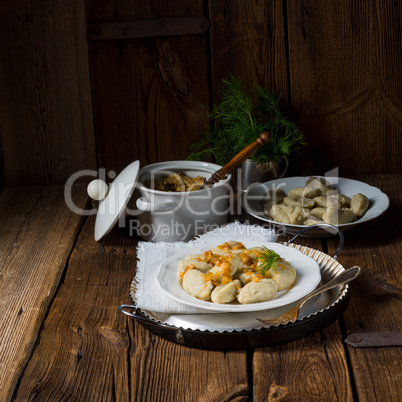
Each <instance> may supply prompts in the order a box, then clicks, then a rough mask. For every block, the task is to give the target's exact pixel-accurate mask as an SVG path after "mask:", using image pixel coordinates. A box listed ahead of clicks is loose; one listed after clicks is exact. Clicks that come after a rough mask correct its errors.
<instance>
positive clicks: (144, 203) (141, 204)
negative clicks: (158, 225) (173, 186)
mask: <svg viewBox="0 0 402 402" xmlns="http://www.w3.org/2000/svg"><path fill="white" fill-rule="evenodd" d="M136 205H137V208H138V209H140V210H141V211H149V212H166V211H171V210H173V209H174V208H175V207H177V205H178V204H177V203H176V202H173V201H167V202H164V203H162V204H156V203H152V202H149V201H148V200H147V199H146V198H145V197H140V198H138V199H137V202H136Z"/></svg>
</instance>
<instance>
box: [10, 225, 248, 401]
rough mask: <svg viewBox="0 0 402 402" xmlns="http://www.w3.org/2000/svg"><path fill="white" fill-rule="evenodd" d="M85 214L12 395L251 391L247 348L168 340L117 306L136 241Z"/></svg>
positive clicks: (189, 396)
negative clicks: (98, 237) (98, 238)
mask: <svg viewBox="0 0 402 402" xmlns="http://www.w3.org/2000/svg"><path fill="white" fill-rule="evenodd" d="M93 230H94V219H93V218H90V219H89V220H88V221H87V222H86V224H85V226H84V228H83V230H82V232H81V234H80V237H79V239H78V242H77V244H76V247H75V249H74V252H73V253H72V255H71V258H70V262H69V266H68V270H67V273H66V276H65V278H64V281H63V284H62V285H61V286H60V289H59V291H58V293H57V296H56V298H55V300H54V303H53V306H52V308H51V310H50V312H49V315H48V317H47V319H46V321H45V322H44V328H43V330H42V332H41V336H40V341H39V343H38V346H37V348H36V350H35V353H34V354H33V356H32V358H31V360H30V362H29V364H28V366H27V369H26V371H25V373H24V375H23V377H22V380H21V383H20V386H19V388H18V391H17V393H16V399H17V400H26V399H30V398H33V397H36V398H39V399H41V400H54V399H56V400H57V399H63V398H64V399H71V400H81V399H85V397H86V396H88V395H91V398H92V399H94V400H109V399H115V400H149V399H151V400H200V401H203V400H205V401H208V400H211V398H213V399H218V400H231V399H235V398H236V397H240V398H241V397H244V396H247V395H248V383H247V362H246V353H245V352H244V351H243V352H229V353H225V352H220V351H215V352H209V351H206V350H197V349H191V348H187V347H185V346H180V345H177V344H173V343H169V342H168V341H165V340H162V339H161V338H158V337H156V336H154V335H152V334H150V333H149V332H147V331H146V330H145V329H143V328H142V327H141V326H140V325H138V324H137V323H134V321H133V320H132V319H131V318H128V317H126V316H125V315H123V314H122V313H121V312H119V311H118V310H117V306H118V305H119V304H127V303H130V296H129V288H130V283H131V281H132V279H133V277H134V274H135V265H136V241H135V240H134V239H132V238H129V237H128V236H124V235H122V233H123V232H122V229H118V228H115V229H114V230H113V231H112V232H111V233H110V234H109V235H108V236H107V237H106V238H105V240H104V241H102V242H100V243H96V242H95V241H94V240H93ZM61 378H63V381H60V379H61Z"/></svg>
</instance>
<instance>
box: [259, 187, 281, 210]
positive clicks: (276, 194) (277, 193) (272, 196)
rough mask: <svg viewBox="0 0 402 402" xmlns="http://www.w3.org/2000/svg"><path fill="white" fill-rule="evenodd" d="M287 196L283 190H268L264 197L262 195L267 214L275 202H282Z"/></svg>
mask: <svg viewBox="0 0 402 402" xmlns="http://www.w3.org/2000/svg"><path fill="white" fill-rule="evenodd" d="M285 197H286V193H285V192H284V191H283V190H281V189H278V190H268V191H267V192H266V193H265V195H264V197H262V203H263V205H264V212H265V213H266V214H267V213H269V210H270V209H271V208H272V206H273V205H275V204H280V203H281V202H282V201H283V199H284V198H285Z"/></svg>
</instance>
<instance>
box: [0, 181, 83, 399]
mask: <svg viewBox="0 0 402 402" xmlns="http://www.w3.org/2000/svg"><path fill="white" fill-rule="evenodd" d="M76 190H77V191H76V192H75V196H74V200H75V202H76V203H77V205H79V206H81V207H84V204H85V201H86V198H87V197H86V195H85V188H83V187H82V186H79V187H78V188H77V189H76ZM0 216H1V217H2V218H1V219H2V221H1V225H0V295H1V296H0V400H2V401H6V400H8V399H9V398H10V397H11V395H12V393H13V391H14V387H15V385H16V384H17V381H18V379H19V377H20V375H21V372H22V370H23V369H24V366H25V364H26V363H27V362H28V360H29V358H30V355H31V352H32V350H33V346H34V343H35V340H36V338H37V335H38V332H39V329H40V327H41V325H42V323H43V320H44V318H45V316H46V314H47V311H48V308H49V306H50V304H51V302H52V299H53V296H54V294H55V292H56V289H57V286H58V283H59V281H60V278H61V276H62V273H63V271H64V269H65V264H66V262H67V260H68V257H69V254H70V252H71V251H72V249H73V247H74V242H75V240H76V237H77V235H78V233H79V231H80V230H81V225H82V217H81V216H79V215H75V214H73V213H72V212H71V211H69V210H68V209H67V207H66V205H65V204H64V197H63V186H52V187H30V188H28V187H27V188H18V189H6V190H3V191H2V192H1V193H0Z"/></svg>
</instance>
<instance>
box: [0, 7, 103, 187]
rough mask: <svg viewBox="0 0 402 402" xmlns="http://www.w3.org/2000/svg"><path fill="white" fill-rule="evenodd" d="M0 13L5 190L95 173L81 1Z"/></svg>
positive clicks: (0, 108) (7, 9) (0, 122)
mask: <svg viewBox="0 0 402 402" xmlns="http://www.w3.org/2000/svg"><path fill="white" fill-rule="evenodd" d="M0 14H1V15H2V16H3V20H2V23H1V24H0V50H1V54H2V58H1V62H0V71H1V73H0V93H1V94H2V95H1V97H0V126H1V136H2V145H3V152H4V172H5V179H6V183H5V184H6V186H18V185H43V184H55V183H63V182H64V181H66V180H67V178H68V177H69V176H70V175H71V174H73V173H75V172H76V171H77V170H81V169H95V168H96V159H95V158H96V151H95V136H94V127H93V111H92V95H91V83H90V72H89V59H88V47H87V43H86V26H85V7H84V3H83V2H80V1H73V2H70V3H68V4H67V3H63V2H59V3H56V2H54V1H44V2H40V4H35V5H33V4H26V2H24V1H13V2H2V3H1V6H0ZM1 168H2V167H1Z"/></svg>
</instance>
